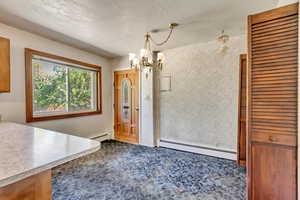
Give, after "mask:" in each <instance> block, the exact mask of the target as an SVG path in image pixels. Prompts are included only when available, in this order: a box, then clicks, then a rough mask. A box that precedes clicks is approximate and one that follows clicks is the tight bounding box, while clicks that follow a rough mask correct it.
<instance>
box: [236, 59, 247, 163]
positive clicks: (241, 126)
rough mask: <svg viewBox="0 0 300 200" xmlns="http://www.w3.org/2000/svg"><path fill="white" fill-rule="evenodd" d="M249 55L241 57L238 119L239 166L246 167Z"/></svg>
mask: <svg viewBox="0 0 300 200" xmlns="http://www.w3.org/2000/svg"><path fill="white" fill-rule="evenodd" d="M246 84H247V55H246V54H242V55H240V88H239V90H240V91H239V119H238V143H237V144H238V148H237V149H238V153H237V156H238V157H237V162H238V164H239V165H243V166H245V165H246V101H247V100H246V95H247V93H246V86H247V85H246Z"/></svg>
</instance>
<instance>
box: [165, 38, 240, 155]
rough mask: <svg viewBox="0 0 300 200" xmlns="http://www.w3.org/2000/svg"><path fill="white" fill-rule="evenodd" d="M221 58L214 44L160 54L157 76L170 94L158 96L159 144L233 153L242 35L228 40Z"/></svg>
mask: <svg viewBox="0 0 300 200" xmlns="http://www.w3.org/2000/svg"><path fill="white" fill-rule="evenodd" d="M229 47H230V49H229V51H228V53H227V54H226V55H222V54H221V53H219V51H218V48H219V43H217V42H216V41H211V42H208V43H201V44H193V45H189V46H185V47H180V48H176V49H171V50H166V51H164V53H165V56H166V65H165V68H164V70H163V73H171V76H172V78H171V80H172V83H171V85H172V89H171V91H170V92H161V99H160V106H161V108H160V114H161V115H160V132H161V139H164V140H169V141H170V140H171V141H177V142H181V143H187V144H195V145H203V146H210V147H215V148H220V149H226V150H233V151H236V141H237V120H238V119H237V118H238V85H239V55H240V54H242V53H245V52H246V36H245V35H241V36H235V37H231V38H230V41H229Z"/></svg>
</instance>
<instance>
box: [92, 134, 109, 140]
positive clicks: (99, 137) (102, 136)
mask: <svg viewBox="0 0 300 200" xmlns="http://www.w3.org/2000/svg"><path fill="white" fill-rule="evenodd" d="M107 136H108V133H105V134H103V135H98V136H95V137H91V139H92V140H101V141H102V139H103V138H104V137H107Z"/></svg>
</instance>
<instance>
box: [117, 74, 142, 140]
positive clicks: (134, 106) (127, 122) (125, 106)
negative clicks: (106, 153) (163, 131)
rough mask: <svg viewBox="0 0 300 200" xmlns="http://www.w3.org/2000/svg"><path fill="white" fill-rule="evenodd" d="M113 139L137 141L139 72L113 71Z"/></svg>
mask: <svg viewBox="0 0 300 200" xmlns="http://www.w3.org/2000/svg"><path fill="white" fill-rule="evenodd" d="M114 98H115V101H114V110H115V125H114V130H115V139H116V140H120V141H123V142H131V143H138V142H139V72H138V71H136V70H125V71H116V72H115V73H114Z"/></svg>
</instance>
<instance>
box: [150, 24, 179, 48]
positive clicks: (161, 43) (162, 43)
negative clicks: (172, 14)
mask: <svg viewBox="0 0 300 200" xmlns="http://www.w3.org/2000/svg"><path fill="white" fill-rule="evenodd" d="M173 29H174V27H171V28H170V32H169V35H168V36H167V38H166V39H165V40H164V41H162V42H160V43H158V42H156V41H155V40H154V39H153V38H152V36H151V35H150V40H151V41H152V42H153V43H154V44H155V45H156V46H162V45H164V44H166V43H167V42H168V41H169V40H170V38H171V35H172V33H173Z"/></svg>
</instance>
